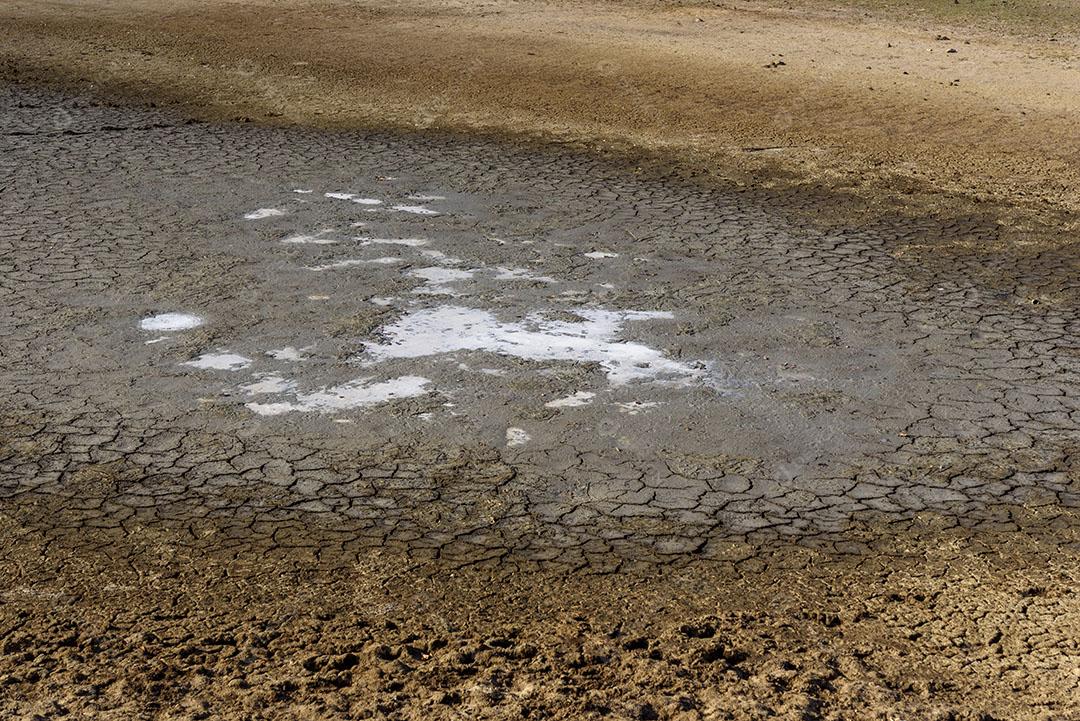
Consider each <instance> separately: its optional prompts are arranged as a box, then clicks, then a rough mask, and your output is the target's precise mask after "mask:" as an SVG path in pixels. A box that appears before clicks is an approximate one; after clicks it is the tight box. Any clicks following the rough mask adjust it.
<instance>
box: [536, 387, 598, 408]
mask: <svg viewBox="0 0 1080 721" xmlns="http://www.w3.org/2000/svg"><path fill="white" fill-rule="evenodd" d="M595 397H596V394H595V393H590V392H589V391H578V392H577V393H575V394H573V395H571V396H567V397H566V398H558V399H556V400H553V401H548V402H547V403H545V404H544V407H545V408H576V407H578V406H587V405H589V404H590V403H592V399H593V398H595Z"/></svg>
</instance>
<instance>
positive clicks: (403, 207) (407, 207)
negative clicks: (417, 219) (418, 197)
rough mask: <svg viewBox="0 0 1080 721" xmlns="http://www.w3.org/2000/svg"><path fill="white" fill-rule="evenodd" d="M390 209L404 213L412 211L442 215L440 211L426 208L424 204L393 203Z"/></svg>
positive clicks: (421, 213) (418, 213)
mask: <svg viewBox="0 0 1080 721" xmlns="http://www.w3.org/2000/svg"><path fill="white" fill-rule="evenodd" d="M390 209H391V210H397V211H400V212H402V213H412V214H413V215H441V214H440V213H439V211H437V210H432V209H431V208H425V207H424V206H422V205H391V206H390Z"/></svg>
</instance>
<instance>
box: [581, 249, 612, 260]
mask: <svg viewBox="0 0 1080 721" xmlns="http://www.w3.org/2000/svg"><path fill="white" fill-rule="evenodd" d="M584 255H585V257H586V258H596V259H599V258H618V257H619V254H618V253H608V252H607V251H603V250H594V251H593V252H591V253H585V254H584Z"/></svg>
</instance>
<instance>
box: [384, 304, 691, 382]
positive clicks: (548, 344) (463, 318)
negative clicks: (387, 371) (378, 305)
mask: <svg viewBox="0 0 1080 721" xmlns="http://www.w3.org/2000/svg"><path fill="white" fill-rule="evenodd" d="M577 315H579V316H580V317H581V318H582V320H581V322H569V321H564V320H549V319H547V318H544V316H543V314H540V313H534V314H531V315H529V316H528V317H527V318H526V319H525V320H524V321H520V322H504V321H500V320H499V319H498V318H496V317H495V314H494V313H491V312H490V311H486V310H480V309H477V308H465V307H461V306H452V305H448V306H441V307H438V308H427V309H424V310H419V311H415V312H413V313H409V314H407V315H405V316H403V317H401V318H399V319H398V320H396V321H395V322H393V323H391V324H389V325H387V326H384V327H383V328H382V329H381V331H380V335H381V336H382V337H383V338H386V342H385V343H383V344H370V345H367V346H366V355H367V356H368V359H370V360H374V361H381V360H386V359H390V358H421V357H425V356H432V355H438V354H443V353H456V352H459V351H486V352H489V353H497V354H500V355H506V356H514V357H517V358H523V359H526V360H532V361H571V362H576V363H597V364H598V365H599V366H600V367H601V368H603V369H604V370H605V372H606V373H607V378H608V381H609V382H610V383H611V384H612V385H624V384H626V383H629V382H631V381H675V382H681V383H688V382H691V381H694V380H699V379H702V378H703V377H704V375H705V370H704V369H703V368H700V367H694V366H691V365H688V364H686V363H680V362H679V361H676V360H672V359H670V358H667V357H666V356H664V354H663V353H662V352H660V351H658V350H656V349H654V348H650V347H648V346H646V345H644V344H642V343H633V342H626V341H620V340H619V339H618V336H619V334H620V333H621V332H622V330H623V326H624V325H625V324H626V323H627V322H628V321H645V320H670V319H671V318H672V314H671V313H667V312H661V311H613V310H603V309H588V310H580V311H577Z"/></svg>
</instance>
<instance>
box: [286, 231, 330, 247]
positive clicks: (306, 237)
mask: <svg viewBox="0 0 1080 721" xmlns="http://www.w3.org/2000/svg"><path fill="white" fill-rule="evenodd" d="M333 232H334V229H333V228H327V229H326V230H320V231H317V232H316V233H315V234H313V235H312V234H310V233H297V234H296V235H290V236H289V237H288V238H284V239H282V241H281V242H282V243H292V244H300V245H303V244H308V245H331V244H333V243H336V242H337V241H336V240H334V239H333V238H327V237H326V236H327V235H328V234H330V233H333Z"/></svg>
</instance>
